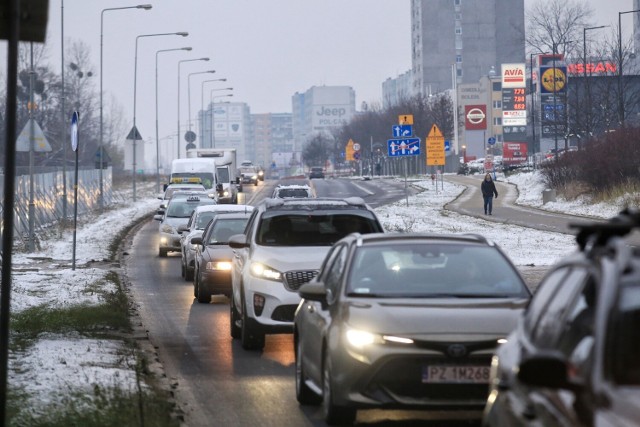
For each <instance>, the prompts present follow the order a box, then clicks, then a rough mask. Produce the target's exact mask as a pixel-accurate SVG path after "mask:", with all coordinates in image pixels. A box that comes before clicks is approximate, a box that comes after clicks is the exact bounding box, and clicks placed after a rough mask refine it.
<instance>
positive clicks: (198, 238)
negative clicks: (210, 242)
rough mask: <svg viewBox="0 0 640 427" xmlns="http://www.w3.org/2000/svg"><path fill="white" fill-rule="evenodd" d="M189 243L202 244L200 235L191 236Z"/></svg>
mask: <svg viewBox="0 0 640 427" xmlns="http://www.w3.org/2000/svg"><path fill="white" fill-rule="evenodd" d="M191 244H192V245H202V244H203V243H202V237H200V236H198V237H192V238H191Z"/></svg>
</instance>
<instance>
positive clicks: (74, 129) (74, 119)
mask: <svg viewBox="0 0 640 427" xmlns="http://www.w3.org/2000/svg"><path fill="white" fill-rule="evenodd" d="M79 118H80V115H79V114H78V112H77V111H74V112H73V115H72V116H71V149H72V150H73V151H76V150H77V149H78V119H79Z"/></svg>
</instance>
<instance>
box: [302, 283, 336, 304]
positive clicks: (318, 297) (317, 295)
mask: <svg viewBox="0 0 640 427" xmlns="http://www.w3.org/2000/svg"><path fill="white" fill-rule="evenodd" d="M298 295H300V296H301V297H302V298H304V299H306V300H309V301H317V302H319V303H320V305H321V306H322V309H323V310H326V309H327V308H328V307H329V303H328V302H327V297H328V292H327V288H326V287H325V286H324V283H323V282H320V281H315V280H312V281H311V282H309V283H305V284H304V285H302V286H300V289H298Z"/></svg>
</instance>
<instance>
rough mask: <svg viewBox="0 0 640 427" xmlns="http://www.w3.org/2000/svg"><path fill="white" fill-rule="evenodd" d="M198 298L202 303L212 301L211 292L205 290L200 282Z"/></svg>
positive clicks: (197, 292)
mask: <svg viewBox="0 0 640 427" xmlns="http://www.w3.org/2000/svg"><path fill="white" fill-rule="evenodd" d="M196 298H197V299H198V302H199V303H200V304H209V303H210V302H211V293H209V292H205V290H204V289H202V286H201V285H200V283H198V288H197V291H196Z"/></svg>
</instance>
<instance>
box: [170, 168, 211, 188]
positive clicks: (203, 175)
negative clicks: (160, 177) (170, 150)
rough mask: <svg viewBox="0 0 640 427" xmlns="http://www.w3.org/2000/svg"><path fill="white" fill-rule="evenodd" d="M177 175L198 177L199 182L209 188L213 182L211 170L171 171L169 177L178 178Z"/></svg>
mask: <svg viewBox="0 0 640 427" xmlns="http://www.w3.org/2000/svg"><path fill="white" fill-rule="evenodd" d="M179 177H198V178H200V182H202V185H203V186H204V188H211V187H213V184H214V183H215V180H214V177H213V173H211V172H188V173H186V172H185V173H180V172H178V173H173V174H171V178H179Z"/></svg>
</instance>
